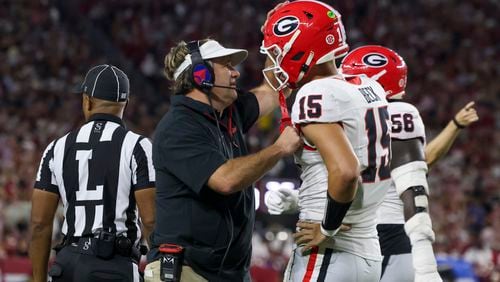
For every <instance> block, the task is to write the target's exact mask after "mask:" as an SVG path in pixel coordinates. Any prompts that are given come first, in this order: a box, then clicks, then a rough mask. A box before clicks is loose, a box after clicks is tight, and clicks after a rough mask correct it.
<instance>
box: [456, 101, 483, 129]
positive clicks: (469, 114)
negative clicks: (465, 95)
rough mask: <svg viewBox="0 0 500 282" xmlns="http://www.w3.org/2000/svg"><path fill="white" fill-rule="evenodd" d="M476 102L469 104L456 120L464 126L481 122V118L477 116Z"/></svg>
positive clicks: (458, 114) (457, 115) (459, 112)
mask: <svg viewBox="0 0 500 282" xmlns="http://www.w3.org/2000/svg"><path fill="white" fill-rule="evenodd" d="M474 104H475V102H474V101H472V102H469V103H467V105H465V107H463V108H462V109H460V111H458V113H457V114H456V115H455V120H456V121H457V122H458V123H459V124H460V125H462V126H469V125H470V124H471V123H474V122H476V121H478V120H479V116H478V115H477V112H476V109H475V108H474Z"/></svg>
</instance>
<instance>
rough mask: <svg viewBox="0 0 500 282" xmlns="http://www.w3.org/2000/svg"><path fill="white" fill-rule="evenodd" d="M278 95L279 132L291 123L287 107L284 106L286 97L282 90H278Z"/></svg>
mask: <svg viewBox="0 0 500 282" xmlns="http://www.w3.org/2000/svg"><path fill="white" fill-rule="evenodd" d="M278 97H279V102H280V109H281V120H280V132H283V130H285V127H287V126H291V125H292V121H291V119H290V114H289V113H288V108H287V106H286V98H285V94H283V90H280V91H279V92H278Z"/></svg>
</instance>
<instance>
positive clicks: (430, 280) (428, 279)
mask: <svg viewBox="0 0 500 282" xmlns="http://www.w3.org/2000/svg"><path fill="white" fill-rule="evenodd" d="M415 282H443V279H441V276H439V273H438V272H437V270H436V271H433V272H428V273H419V272H415Z"/></svg>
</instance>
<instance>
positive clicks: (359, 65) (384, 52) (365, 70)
mask: <svg viewBox="0 0 500 282" xmlns="http://www.w3.org/2000/svg"><path fill="white" fill-rule="evenodd" d="M340 68H341V71H342V73H343V74H351V75H359V74H365V75H367V76H368V77H370V78H372V79H375V80H376V81H378V82H379V83H380V84H381V85H382V87H383V88H384V90H385V93H386V98H387V99H401V98H403V95H404V94H405V88H406V78H407V74H408V68H407V67H406V63H405V61H404V60H403V58H401V56H399V55H398V53H396V52H394V51H393V50H391V49H389V48H386V47H382V46H377V45H367V46H362V47H359V48H356V49H354V50H352V51H351V52H349V54H347V56H346V57H345V58H344V60H342V66H341V67H340Z"/></svg>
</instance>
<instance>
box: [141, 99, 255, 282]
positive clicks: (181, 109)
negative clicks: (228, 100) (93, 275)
mask: <svg viewBox="0 0 500 282" xmlns="http://www.w3.org/2000/svg"><path fill="white" fill-rule="evenodd" d="M216 114H219V113H216ZM258 115H259V106H258V102H257V99H256V97H255V95H254V94H253V93H241V94H240V95H239V96H238V99H237V100H236V101H235V102H234V103H233V105H231V106H229V107H228V108H227V109H225V110H224V112H223V113H222V116H221V117H220V122H219V127H220V131H219V129H218V128H217V124H216V119H215V118H214V114H213V111H212V109H211V107H210V106H209V105H207V104H204V103H201V102H198V101H196V100H193V99H191V98H189V97H186V96H183V95H178V96H173V97H172V99H171V107H170V110H169V111H168V113H167V114H166V115H165V116H164V117H163V119H162V120H161V121H160V123H159V124H158V126H157V128H156V133H155V137H154V142H153V164H154V166H155V169H156V189H157V190H156V191H157V193H156V225H155V229H154V232H153V234H152V237H151V238H152V243H153V249H152V251H151V252H150V253H149V254H148V261H153V260H155V259H157V258H158V256H159V254H158V249H157V248H158V246H159V245H160V244H162V243H176V244H179V245H182V246H184V247H185V248H186V252H185V259H184V262H185V264H188V265H190V266H191V267H192V268H193V269H194V270H195V271H196V272H197V273H199V274H201V275H203V276H204V277H206V278H208V279H209V280H210V281H224V280H226V281H238V280H241V278H242V277H243V274H242V273H244V272H246V271H248V266H249V264H250V258H251V253H252V252H251V240H252V231H253V226H254V219H255V218H254V217H255V215H254V191H253V188H252V187H248V188H247V189H245V190H243V191H242V192H238V193H234V194H231V195H229V196H223V195H221V194H218V193H216V192H214V191H213V190H212V189H210V188H209V187H208V186H207V185H206V184H207V181H208V179H209V178H210V176H211V175H212V174H213V173H214V172H215V170H217V168H219V167H220V166H221V165H222V164H224V163H225V162H226V161H227V160H228V159H229V158H230V156H229V155H230V154H231V153H229V152H228V151H229V150H231V151H232V154H233V157H234V158H237V157H239V156H244V155H246V154H247V148H246V145H245V143H244V139H243V133H245V132H246V131H248V129H249V128H250V127H251V126H252V125H253V124H254V123H255V121H256V120H257V117H258ZM231 121H232V122H231ZM221 134H222V135H221ZM222 138H224V139H225V141H222ZM223 142H225V143H223ZM224 144H225V145H224ZM231 233H232V236H231ZM229 242H231V246H230V248H229V251H228V253H227V256H226V259H225V261H224V267H223V271H222V276H217V272H218V270H219V267H220V265H221V262H222V260H223V257H224V254H225V252H226V249H227V247H228V245H229Z"/></svg>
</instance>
